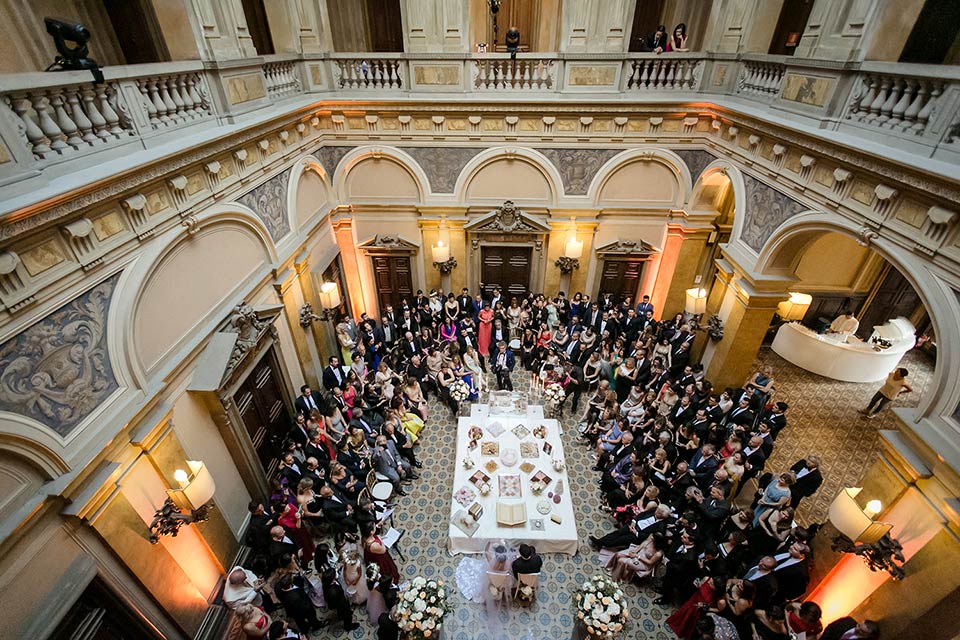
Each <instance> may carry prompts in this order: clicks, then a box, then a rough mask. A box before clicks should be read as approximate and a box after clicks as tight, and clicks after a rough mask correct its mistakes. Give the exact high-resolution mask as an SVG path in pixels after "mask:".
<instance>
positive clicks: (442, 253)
mask: <svg viewBox="0 0 960 640" xmlns="http://www.w3.org/2000/svg"><path fill="white" fill-rule="evenodd" d="M433 266H434V268H435V269H437V270H438V271H439V272H440V273H442V274H444V275H447V274H449V273H450V272H451V271H453V270H454V269H456V268H457V259H456V258H454V257H453V256H451V255H450V245H449V244H444V242H443V240H437V244H435V245H433Z"/></svg>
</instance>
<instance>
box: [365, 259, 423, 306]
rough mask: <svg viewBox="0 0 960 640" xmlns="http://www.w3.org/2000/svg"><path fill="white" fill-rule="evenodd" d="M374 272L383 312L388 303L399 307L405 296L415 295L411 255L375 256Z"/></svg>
mask: <svg viewBox="0 0 960 640" xmlns="http://www.w3.org/2000/svg"><path fill="white" fill-rule="evenodd" d="M373 274H374V277H375V278H376V281H377V302H378V303H379V304H380V311H381V313H382V312H383V310H384V309H386V308H387V305H388V304H392V305H393V308H394V309H399V308H400V302H401V301H402V300H403V299H404V298H412V297H413V278H412V277H411V275H410V256H375V257H374V258H373Z"/></svg>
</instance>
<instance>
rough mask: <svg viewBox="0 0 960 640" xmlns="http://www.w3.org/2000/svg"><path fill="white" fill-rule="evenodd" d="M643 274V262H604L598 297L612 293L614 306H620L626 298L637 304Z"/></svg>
mask: <svg viewBox="0 0 960 640" xmlns="http://www.w3.org/2000/svg"><path fill="white" fill-rule="evenodd" d="M642 273H643V260H604V261H603V270H602V271H601V272H600V291H599V293H598V297H602V296H603V295H604V294H605V293H612V294H613V301H614V304H619V303H620V301H621V300H622V299H623V298H625V297H626V296H630V300H631V301H632V302H633V303H636V301H637V299H636V296H637V289H638V288H639V287H640V275H641V274H642Z"/></svg>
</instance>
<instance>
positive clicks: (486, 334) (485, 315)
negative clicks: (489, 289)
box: [477, 304, 493, 358]
mask: <svg viewBox="0 0 960 640" xmlns="http://www.w3.org/2000/svg"><path fill="white" fill-rule="evenodd" d="M478 317H479V320H480V328H479V330H478V331H477V351H479V352H480V355H482V356H483V357H484V358H486V357H488V356H489V355H490V335H491V333H492V332H493V309H491V308H490V305H489V304H484V305H483V309H482V310H481V311H480V315H479V316H478Z"/></svg>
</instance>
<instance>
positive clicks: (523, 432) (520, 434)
mask: <svg viewBox="0 0 960 640" xmlns="http://www.w3.org/2000/svg"><path fill="white" fill-rule="evenodd" d="M511 431H513V435H515V436H517V440H523V439H524V438H526V437H527V436H528V435H530V429H527V428H526V427H525V426H523V425H522V424H518V425H517V426H515V427H514V428H513V429H511Z"/></svg>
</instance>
